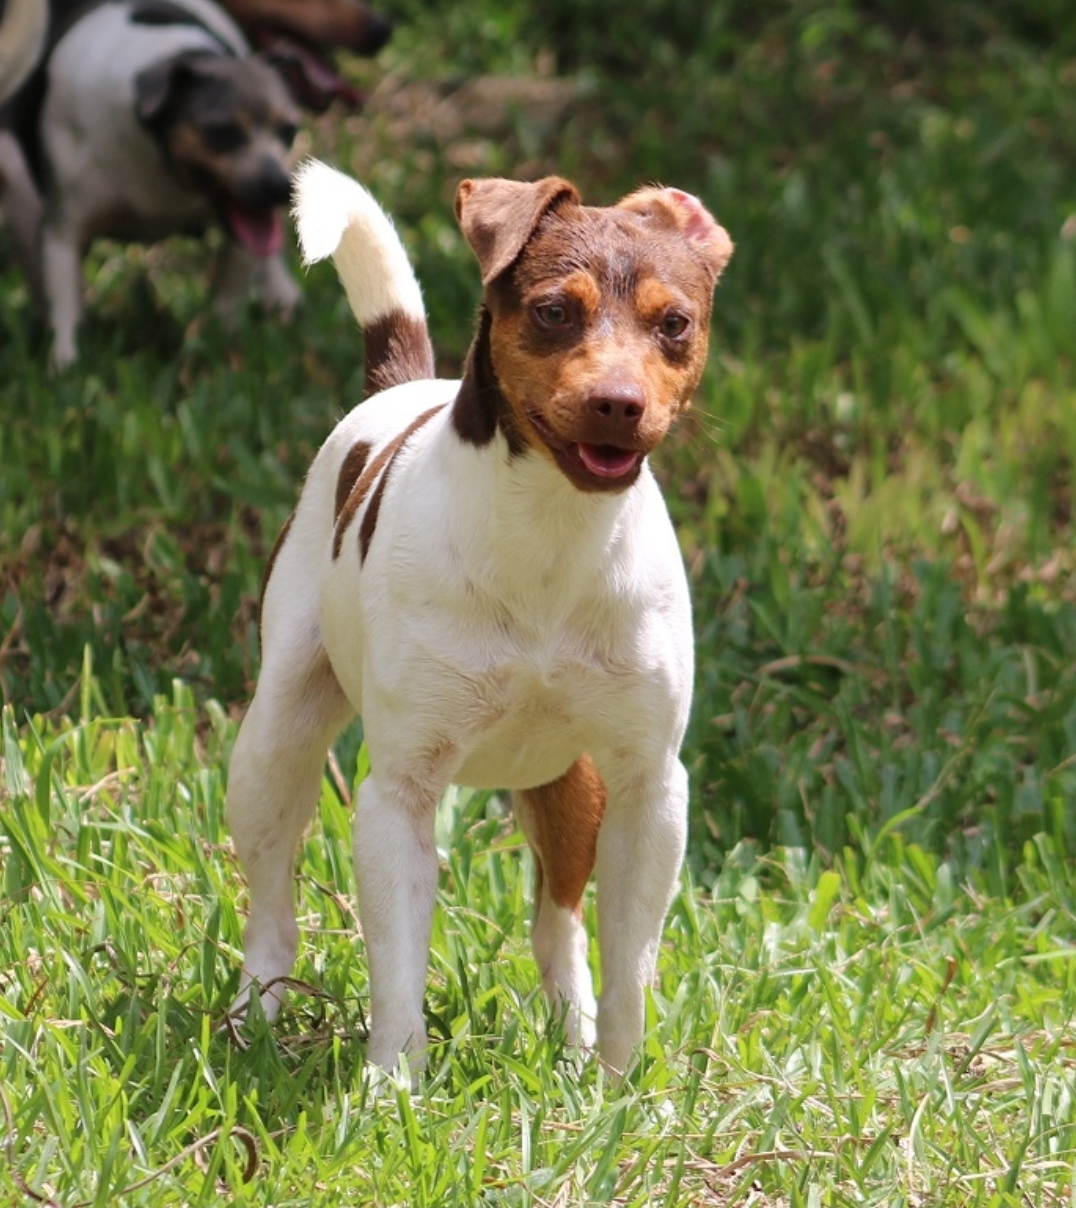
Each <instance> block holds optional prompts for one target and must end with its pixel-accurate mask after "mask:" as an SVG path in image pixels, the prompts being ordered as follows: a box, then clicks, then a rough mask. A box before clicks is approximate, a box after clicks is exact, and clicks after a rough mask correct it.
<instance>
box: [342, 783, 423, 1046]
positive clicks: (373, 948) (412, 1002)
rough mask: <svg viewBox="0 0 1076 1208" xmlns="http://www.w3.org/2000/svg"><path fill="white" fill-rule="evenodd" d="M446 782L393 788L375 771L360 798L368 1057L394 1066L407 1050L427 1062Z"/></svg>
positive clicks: (357, 835) (358, 874) (357, 840)
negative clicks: (437, 823) (426, 994)
mask: <svg viewBox="0 0 1076 1208" xmlns="http://www.w3.org/2000/svg"><path fill="white" fill-rule="evenodd" d="M439 799H440V787H438V788H437V789H432V788H429V787H426V786H421V787H420V785H419V784H418V783H417V782H416V781H415V780H409V781H406V782H404V783H402V784H395V785H394V786H393V787H392V788H391V789H390V788H388V787H386V786H384V785H383V784H382V783H380V782H379V781H378V779H377V775H376V773H371V775H370V776H368V777H367V778H366V780H364V781H363V783H362V785H361V786H360V788H359V792H358V800H357V802H356V805H355V820H354V847H355V852H354V855H355V881H356V884H357V886H358V896H359V919H360V921H361V923H362V934H363V939H364V940H365V943H366V957H367V961H368V962H369V966H370V1045H369V1048H368V1049H367V1059H368V1060H369V1061H372V1062H373V1063H374V1064H375V1065H379V1066H381V1067H382V1068H383V1069H386V1070H391V1069H394V1068H395V1066H396V1064H397V1060H398V1058H399V1055H400V1053H406V1054H407V1055H408V1058H409V1059H410V1061H411V1068H412V1069H413V1070H417V1069H419V1068H421V1066H422V1064H423V1061H424V1054H425V1049H426V1022H425V1018H424V1016H423V1013H422V995H423V991H424V989H425V985H426V966H427V964H428V963H429V951H430V930H431V927H432V925H433V908H434V900H435V897H436V893H437V848H436V843H435V839H434V815H435V813H436V809H437V802H438V800H439Z"/></svg>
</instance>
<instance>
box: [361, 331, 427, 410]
mask: <svg viewBox="0 0 1076 1208" xmlns="http://www.w3.org/2000/svg"><path fill="white" fill-rule="evenodd" d="M362 334H363V339H364V341H365V344H366V379H365V389H366V393H367V395H371V394H378V393H380V392H381V391H382V390H388V389H389V387H390V386H400V385H403V383H404V382H418V381H424V380H426V379H427V378H432V377H433V376H434V361H433V345H432V344H431V343H430V336H429V332H428V331H427V330H426V321H425V319H419V318H415V317H414V316H413V315H407V314H404V312H403V311H400V310H396V311H393V312H392V314H389V315H385V316H384V317H382V318H380V319H375V320H374V322H372V323H371V324H370V325H369V326H367V327H364V328H363V331H362Z"/></svg>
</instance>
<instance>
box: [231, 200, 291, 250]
mask: <svg viewBox="0 0 1076 1208" xmlns="http://www.w3.org/2000/svg"><path fill="white" fill-rule="evenodd" d="M228 225H229V226H230V227H231V228H232V234H233V235H234V236H235V237H236V239H238V240H239V242H240V243H241V244H242V245H243V246H244V247H245V248H246V249H247V251H248V252H252V253H253V254H254V255H255V256H275V255H276V254H277V252H279V251H280V249H281V248H282V247H283V246H284V224H283V223H282V222H281V220H280V215H279V214H278V213H277V212H276V211H275V210H252V209H249V208H248V207H246V206H241V205H239V204H238V203H236V202H232V203H231V205H229V207H228Z"/></svg>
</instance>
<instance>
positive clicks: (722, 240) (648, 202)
mask: <svg viewBox="0 0 1076 1208" xmlns="http://www.w3.org/2000/svg"><path fill="white" fill-rule="evenodd" d="M617 205H618V206H619V208H620V209H623V210H631V211H632V212H633V213H635V214H641V215H643V217H644V218H651V219H653V220H654V221H655V222H659V223H661V224H662V225H664V226H667V227H671V228H672V229H674V230H677V231H679V232H680V234H681V235H683V237H684V238H685V239H686V240H687V241H688V243H689V244H690V245H691V246H692V247H693V248H694V249H695V250H696V251H697V252H698V253H699V254H700V255H701V257H702V260H703V263H704V264H705V265H706V266H707V267H708V268H709V269H710V270H711V271H712V272H713V274H714V280H715V281H716V280H717V278H718V277H719V276H720V275H721V273H722V270H723V269H724V267H725V265H726V264H728V262H729V260H730V259H731V257H732V252H733V243H732V240H731V239H730V238H729V233H728V231H726V230H725V228H724V227H723V226H721V225H720V223H718V221H717V220H716V219H715V218H714V217H713V215H712V214H711V213H710V212H709V210H707V208H706V207H705V206H704V205H703V204H702V202H701V201H699V199H698V198H697V197H694V196H692V194H690V193H685V192H684V191H683V190H682V189H660V188H657V187H656V186H655V187H651V188H646V189H638V190H636V191H635V192H634V193H629V194H628V196H627V197H625V198H623V199H622V200H621V201H619V202H617Z"/></svg>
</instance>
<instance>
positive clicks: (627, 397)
mask: <svg viewBox="0 0 1076 1208" xmlns="http://www.w3.org/2000/svg"><path fill="white" fill-rule="evenodd" d="M589 410H590V415H591V420H592V422H596V423H598V424H599V425H601V426H602V427H608V428H609V430H610V434H613V433H616V432H621V433H630V432H632V431H634V429H635V428H637V427H638V426H639V421H640V420H641V419H642V418H643V412H644V411H645V410H646V396H645V395H644V394H643V390H642V387H641V386H640V385H639V384H638V383H637V382H608V383H605V382H603V383H600V384H599V385H598V386H597V387H595V388H594V390H592V392H591V395H590V399H589Z"/></svg>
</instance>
